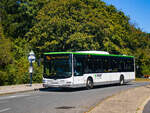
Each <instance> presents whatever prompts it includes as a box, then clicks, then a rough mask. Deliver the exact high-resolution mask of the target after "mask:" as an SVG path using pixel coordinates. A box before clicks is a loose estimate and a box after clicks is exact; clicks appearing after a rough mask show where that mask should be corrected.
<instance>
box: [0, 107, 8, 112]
mask: <svg viewBox="0 0 150 113" xmlns="http://www.w3.org/2000/svg"><path fill="white" fill-rule="evenodd" d="M10 109H11V108H5V109H2V110H0V113H2V112H5V111H8V110H10Z"/></svg>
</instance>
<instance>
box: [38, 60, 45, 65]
mask: <svg viewBox="0 0 150 113" xmlns="http://www.w3.org/2000/svg"><path fill="white" fill-rule="evenodd" d="M43 61H44V59H43V58H40V59H38V66H41V64H42V63H43Z"/></svg>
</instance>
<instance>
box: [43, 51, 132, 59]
mask: <svg viewBox="0 0 150 113" xmlns="http://www.w3.org/2000/svg"><path fill="white" fill-rule="evenodd" d="M49 54H51V55H52V54H78V55H98V56H115V57H131V58H133V57H134V56H126V55H114V54H97V53H77V52H47V53H44V55H49Z"/></svg>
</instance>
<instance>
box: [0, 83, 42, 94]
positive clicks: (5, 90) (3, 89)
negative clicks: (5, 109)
mask: <svg viewBox="0 0 150 113" xmlns="http://www.w3.org/2000/svg"><path fill="white" fill-rule="evenodd" d="M40 88H43V86H42V84H32V86H30V85H29V84H23V85H11V86H0V95H5V94H13V93H18V92H27V91H34V90H39V89H40Z"/></svg>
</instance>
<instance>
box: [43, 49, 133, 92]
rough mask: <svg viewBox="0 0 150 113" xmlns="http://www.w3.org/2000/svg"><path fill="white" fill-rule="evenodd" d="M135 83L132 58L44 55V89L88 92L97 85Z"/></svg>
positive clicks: (99, 54)
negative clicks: (54, 88) (69, 89)
mask: <svg viewBox="0 0 150 113" xmlns="http://www.w3.org/2000/svg"><path fill="white" fill-rule="evenodd" d="M134 79H135V63H134V57H133V56H126V55H113V54H109V53H108V52H104V51H78V52H47V53H44V73H43V86H44V87H61V88H75V87H87V88H88V89H91V88H93V86H96V85H104V84H113V83H119V84H120V85H123V84H124V83H127V82H130V81H132V80H134Z"/></svg>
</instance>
